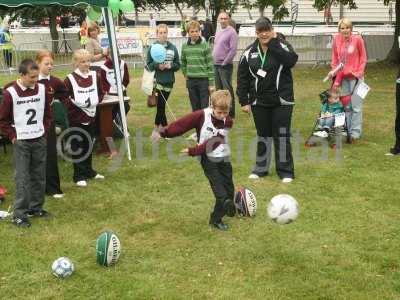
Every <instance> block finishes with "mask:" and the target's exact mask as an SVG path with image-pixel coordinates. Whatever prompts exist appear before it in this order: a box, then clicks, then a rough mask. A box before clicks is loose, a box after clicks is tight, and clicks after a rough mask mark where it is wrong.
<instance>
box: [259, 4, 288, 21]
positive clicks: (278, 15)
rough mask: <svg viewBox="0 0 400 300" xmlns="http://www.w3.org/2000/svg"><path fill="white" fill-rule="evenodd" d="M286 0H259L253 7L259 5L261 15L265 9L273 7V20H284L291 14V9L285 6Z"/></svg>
mask: <svg viewBox="0 0 400 300" xmlns="http://www.w3.org/2000/svg"><path fill="white" fill-rule="evenodd" d="M285 3H286V0H257V1H256V2H255V4H253V7H257V8H258V10H259V11H260V16H264V12H265V9H267V8H268V7H269V6H271V7H272V15H273V18H272V19H273V20H282V19H283V18H284V17H286V16H288V15H289V11H288V9H287V8H286V6H285Z"/></svg>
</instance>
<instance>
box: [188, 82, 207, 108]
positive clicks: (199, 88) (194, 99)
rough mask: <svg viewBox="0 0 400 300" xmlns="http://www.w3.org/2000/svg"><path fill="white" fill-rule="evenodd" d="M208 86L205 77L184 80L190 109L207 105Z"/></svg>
mask: <svg viewBox="0 0 400 300" xmlns="http://www.w3.org/2000/svg"><path fill="white" fill-rule="evenodd" d="M208 86H209V85H208V79H207V78H188V80H186V87H187V89H188V91H189V99H190V105H191V106H192V111H196V110H199V109H204V108H207V107H208V102H209V101H208V97H209V93H208Z"/></svg>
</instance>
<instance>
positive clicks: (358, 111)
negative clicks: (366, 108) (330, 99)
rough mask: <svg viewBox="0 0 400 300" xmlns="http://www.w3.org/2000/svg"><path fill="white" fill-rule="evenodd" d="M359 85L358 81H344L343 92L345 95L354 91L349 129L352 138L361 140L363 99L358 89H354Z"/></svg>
mask: <svg viewBox="0 0 400 300" xmlns="http://www.w3.org/2000/svg"><path fill="white" fill-rule="evenodd" d="M356 84H357V80H356V79H346V78H345V79H343V81H342V92H343V93H344V94H350V93H352V92H353V91H354V93H353V95H352V96H351V106H352V107H351V110H350V115H349V118H348V124H347V126H348V128H349V132H350V134H351V137H352V138H354V139H359V138H360V137H361V134H362V106H363V99H362V98H361V97H360V96H358V95H357V93H356V89H357V88H356V89H355V88H354V87H355V85H356Z"/></svg>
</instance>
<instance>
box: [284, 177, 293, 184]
mask: <svg viewBox="0 0 400 300" xmlns="http://www.w3.org/2000/svg"><path fill="white" fill-rule="evenodd" d="M292 181H293V178H290V177H286V178H283V179H282V183H291V182H292Z"/></svg>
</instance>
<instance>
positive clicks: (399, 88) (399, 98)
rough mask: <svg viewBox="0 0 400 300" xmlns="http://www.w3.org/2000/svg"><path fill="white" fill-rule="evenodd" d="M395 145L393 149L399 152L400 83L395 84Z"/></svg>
mask: <svg viewBox="0 0 400 300" xmlns="http://www.w3.org/2000/svg"><path fill="white" fill-rule="evenodd" d="M394 130H395V134H396V144H395V146H394V147H395V148H396V149H398V150H400V83H396V121H395V127H394Z"/></svg>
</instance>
